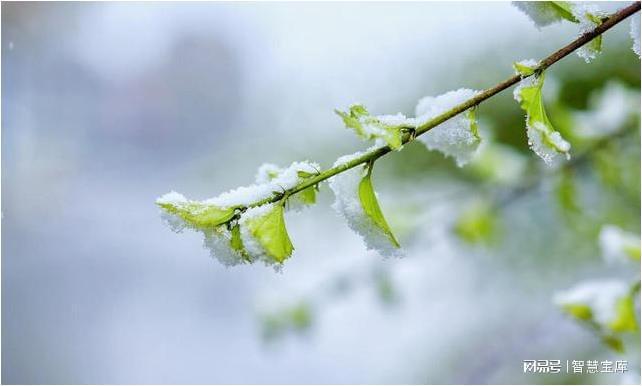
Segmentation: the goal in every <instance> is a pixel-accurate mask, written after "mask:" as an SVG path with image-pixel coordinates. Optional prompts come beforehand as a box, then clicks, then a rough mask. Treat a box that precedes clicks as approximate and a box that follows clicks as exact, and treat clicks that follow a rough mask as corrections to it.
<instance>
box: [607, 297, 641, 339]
mask: <svg viewBox="0 0 642 386" xmlns="http://www.w3.org/2000/svg"><path fill="white" fill-rule="evenodd" d="M615 307H616V312H617V313H616V315H617V316H616V318H615V320H613V321H612V322H611V323H610V324H609V327H610V328H611V329H612V330H613V331H615V332H625V331H637V329H638V325H637V322H636V319H635V303H634V301H633V297H632V296H624V297H622V298H620V299H618V301H617V303H616V305H615Z"/></svg>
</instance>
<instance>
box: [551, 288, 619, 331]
mask: <svg viewBox="0 0 642 386" xmlns="http://www.w3.org/2000/svg"><path fill="white" fill-rule="evenodd" d="M628 293H629V287H628V286H627V285H626V284H625V283H624V282H622V281H619V280H600V281H597V280H596V281H587V282H584V283H581V284H579V285H577V286H575V287H573V288H571V289H569V290H567V291H562V292H559V293H557V294H555V296H554V297H553V302H554V303H555V304H556V305H558V306H560V307H563V308H567V309H568V308H572V307H589V308H590V311H591V316H592V318H593V319H594V320H595V321H596V322H598V323H599V324H601V325H609V324H611V323H613V322H614V321H615V320H616V319H617V318H618V309H617V305H618V301H620V300H621V299H622V298H624V297H626V296H627V295H628Z"/></svg>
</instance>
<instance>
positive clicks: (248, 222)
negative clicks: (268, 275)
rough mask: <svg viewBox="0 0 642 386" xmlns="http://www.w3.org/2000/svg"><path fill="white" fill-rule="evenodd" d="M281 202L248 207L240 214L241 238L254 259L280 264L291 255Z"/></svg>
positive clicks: (290, 245) (291, 248)
mask: <svg viewBox="0 0 642 386" xmlns="http://www.w3.org/2000/svg"><path fill="white" fill-rule="evenodd" d="M283 212H284V211H283V203H281V202H279V203H276V204H266V205H263V206H260V207H256V208H250V209H248V210H247V211H246V212H245V213H243V214H242V215H241V219H240V220H239V224H240V226H241V229H240V231H241V240H242V241H243V245H244V246H245V249H246V250H247V251H248V253H249V254H250V256H252V257H253V258H254V259H257V258H259V259H262V260H264V261H265V262H266V263H267V264H274V263H276V264H282V263H283V262H284V261H285V260H286V259H287V258H288V257H290V256H291V255H292V251H293V250H294V247H293V246H292V242H291V241H290V237H289V235H288V231H287V229H286V227H285V220H284V218H283Z"/></svg>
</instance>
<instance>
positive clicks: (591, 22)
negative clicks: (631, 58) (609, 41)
mask: <svg viewBox="0 0 642 386" xmlns="http://www.w3.org/2000/svg"><path fill="white" fill-rule="evenodd" d="M571 12H572V13H573V16H574V17H575V18H576V19H577V20H578V21H579V23H580V32H579V34H580V36H581V35H583V34H585V33H587V32H589V31H591V30H593V29H594V28H595V27H597V26H599V25H601V24H602V18H603V17H605V16H607V15H608V14H607V13H606V12H604V11H602V10H600V9H599V8H598V6H597V5H596V4H592V3H586V2H573V3H572V4H571ZM576 52H577V55H578V56H579V57H580V58H582V59H584V61H585V62H586V63H589V62H591V60H593V59H595V57H596V56H597V54H599V53H600V52H602V35H598V36H597V37H595V38H594V39H593V40H591V41H590V42H588V43H586V44H585V45H583V46H582V47H580V48H579V49H578V50H577V51H576Z"/></svg>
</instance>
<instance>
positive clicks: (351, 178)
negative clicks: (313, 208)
mask: <svg viewBox="0 0 642 386" xmlns="http://www.w3.org/2000/svg"><path fill="white" fill-rule="evenodd" d="M361 155H363V153H362V152H357V153H355V154H351V155H346V156H343V157H340V158H339V159H338V160H337V161H336V162H335V164H334V166H338V165H342V164H344V163H346V162H349V161H351V160H353V159H354V158H357V157H359V156H361ZM366 174H367V171H366V170H364V168H363V167H360V166H357V167H354V168H352V169H349V170H346V171H345V172H343V173H340V174H337V175H335V176H333V177H331V178H330V180H329V185H330V189H332V191H333V192H334V195H335V202H334V204H333V205H332V207H333V208H334V210H336V211H337V213H339V215H341V216H342V217H343V218H344V219H345V220H346V222H347V223H348V226H349V227H350V229H352V230H353V231H354V232H356V233H357V234H358V235H360V236H361V237H362V238H363V240H364V242H365V244H366V247H367V248H368V249H373V250H376V251H378V252H379V253H380V254H381V255H383V256H401V255H402V250H401V249H400V248H398V243H397V242H396V239H395V238H394V236H392V232H390V229H389V227H387V226H386V227H382V226H381V219H379V220H378V221H379V224H378V223H377V222H376V221H375V220H374V219H373V217H372V216H373V214H374V213H375V212H376V209H375V208H374V202H376V201H372V200H373V199H372V196H371V193H372V195H374V197H375V200H376V194H374V192H373V191H372V192H370V189H371V186H370V187H368V186H367V184H369V182H363V181H364V178H366V177H367V175H366ZM362 195H363V198H364V199H365V201H366V203H365V206H367V207H368V208H367V209H366V208H364V203H363V202H362V201H363V199H362V198H361V196H362ZM377 206H378V204H377ZM379 212H381V209H380V208H379ZM374 215H375V216H376V214H374ZM381 218H383V215H381ZM383 223H386V222H385V220H383ZM386 229H387V231H386ZM393 240H394V241H393Z"/></svg>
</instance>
